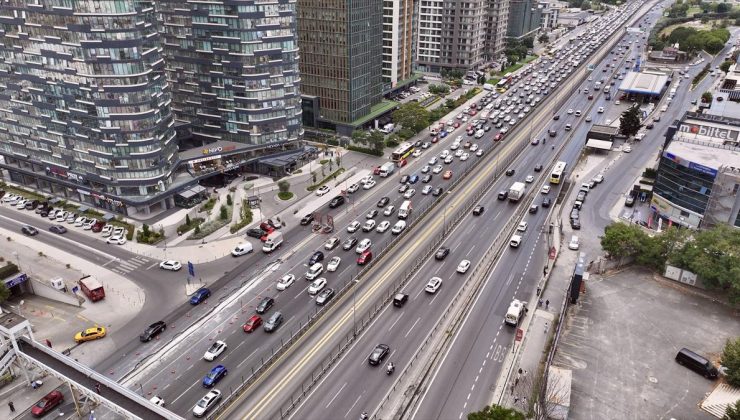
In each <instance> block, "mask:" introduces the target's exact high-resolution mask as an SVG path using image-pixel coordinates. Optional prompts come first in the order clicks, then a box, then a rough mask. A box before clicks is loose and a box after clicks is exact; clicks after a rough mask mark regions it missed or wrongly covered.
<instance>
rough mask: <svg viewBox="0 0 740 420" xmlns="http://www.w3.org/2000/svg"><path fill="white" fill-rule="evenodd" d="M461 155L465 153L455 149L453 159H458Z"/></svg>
mask: <svg viewBox="0 0 740 420" xmlns="http://www.w3.org/2000/svg"><path fill="white" fill-rule="evenodd" d="M463 153H465V151H464V150H463V149H457V150H455V157H460V156H462V155H463Z"/></svg>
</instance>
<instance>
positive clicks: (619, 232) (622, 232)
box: [601, 222, 647, 259]
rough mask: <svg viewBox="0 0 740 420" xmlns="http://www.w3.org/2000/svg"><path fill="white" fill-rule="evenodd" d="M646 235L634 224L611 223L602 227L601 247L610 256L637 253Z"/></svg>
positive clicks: (641, 247)
mask: <svg viewBox="0 0 740 420" xmlns="http://www.w3.org/2000/svg"><path fill="white" fill-rule="evenodd" d="M646 237H647V235H646V234H645V232H643V231H642V230H641V229H640V228H639V227H637V226H635V225H627V224H624V223H619V222H617V223H612V224H610V225H608V226H607V227H605V228H604V236H602V237H601V247H602V248H603V249H604V251H606V252H608V253H609V254H610V255H611V256H613V257H616V258H619V259H622V258H625V257H634V256H636V255H638V254H639V253H640V252H641V251H642V249H643V244H644V243H645V239H646Z"/></svg>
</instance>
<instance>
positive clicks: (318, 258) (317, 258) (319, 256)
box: [308, 251, 324, 267]
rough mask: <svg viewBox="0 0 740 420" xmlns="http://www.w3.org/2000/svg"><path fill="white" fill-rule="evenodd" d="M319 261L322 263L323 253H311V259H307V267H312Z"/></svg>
mask: <svg viewBox="0 0 740 420" xmlns="http://www.w3.org/2000/svg"><path fill="white" fill-rule="evenodd" d="M321 261H324V253H323V252H321V251H316V252H314V253H313V255H311V258H309V259H308V266H309V267H311V266H312V265H314V264H316V263H317V262H321Z"/></svg>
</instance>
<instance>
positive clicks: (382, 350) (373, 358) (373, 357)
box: [367, 344, 391, 366]
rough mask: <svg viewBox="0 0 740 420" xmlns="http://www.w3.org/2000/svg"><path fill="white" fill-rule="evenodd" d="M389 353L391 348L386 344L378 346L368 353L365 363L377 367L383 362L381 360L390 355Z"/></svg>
mask: <svg viewBox="0 0 740 420" xmlns="http://www.w3.org/2000/svg"><path fill="white" fill-rule="evenodd" d="M390 351H391V348H390V347H388V345H387V344H378V345H377V346H375V348H374V349H373V352H372V353H370V357H368V358H367V361H368V363H370V364H371V365H373V366H377V365H379V364H381V363H382V362H383V359H385V357H386V356H388V353H390Z"/></svg>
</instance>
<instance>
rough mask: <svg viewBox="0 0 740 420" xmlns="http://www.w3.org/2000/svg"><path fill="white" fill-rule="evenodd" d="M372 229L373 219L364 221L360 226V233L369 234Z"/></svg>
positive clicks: (373, 227)
mask: <svg viewBox="0 0 740 420" xmlns="http://www.w3.org/2000/svg"><path fill="white" fill-rule="evenodd" d="M373 229H375V220H373V219H370V220H366V221H365V224H364V225H362V231H363V232H370V231H371V230H373Z"/></svg>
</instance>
